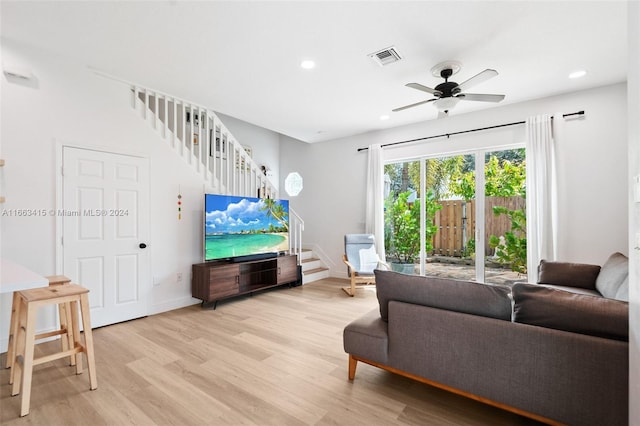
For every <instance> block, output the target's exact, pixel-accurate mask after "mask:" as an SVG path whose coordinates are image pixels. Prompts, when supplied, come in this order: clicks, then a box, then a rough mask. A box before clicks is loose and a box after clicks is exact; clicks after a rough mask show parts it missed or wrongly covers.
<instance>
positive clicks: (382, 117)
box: [380, 115, 389, 121]
mask: <svg viewBox="0 0 640 426" xmlns="http://www.w3.org/2000/svg"><path fill="white" fill-rule="evenodd" d="M388 119H389V116H388V115H381V116H380V120H383V121H384V120H388Z"/></svg>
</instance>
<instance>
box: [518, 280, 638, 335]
mask: <svg viewBox="0 0 640 426" xmlns="http://www.w3.org/2000/svg"><path fill="white" fill-rule="evenodd" d="M513 301H514V303H515V305H514V310H513V313H514V315H513V321H514V322H519V323H523V324H530V325H537V326H540V327H546V328H553V329H556V330H564V331H570V332H573V333H580V334H587V335H590V336H598V337H606V338H609V339H616V340H624V341H628V340H629V304H628V303H627V302H622V301H619V300H613V299H607V298H604V297H600V296H587V295H584V294H577V293H571V292H568V291H564V290H557V289H553V288H548V287H544V286H539V285H536V284H515V285H514V286H513Z"/></svg>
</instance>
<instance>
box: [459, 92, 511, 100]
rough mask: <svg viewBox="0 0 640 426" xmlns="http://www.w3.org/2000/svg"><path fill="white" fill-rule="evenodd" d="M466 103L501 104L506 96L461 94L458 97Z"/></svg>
mask: <svg viewBox="0 0 640 426" xmlns="http://www.w3.org/2000/svg"><path fill="white" fill-rule="evenodd" d="M456 98H460V99H462V100H465V101H480V102H500V101H501V100H503V99H504V95H486V94H482V93H461V94H459V95H457V96H456Z"/></svg>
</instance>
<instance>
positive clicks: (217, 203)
mask: <svg viewBox="0 0 640 426" xmlns="http://www.w3.org/2000/svg"><path fill="white" fill-rule="evenodd" d="M204 245H205V259H206V260H212V259H225V258H231V257H237V256H247V255H252V254H259V253H272V252H283V251H287V250H289V202H288V201H286V200H270V199H259V198H250V197H234V196H222V195H212V194H207V195H206V198H205V244H204Z"/></svg>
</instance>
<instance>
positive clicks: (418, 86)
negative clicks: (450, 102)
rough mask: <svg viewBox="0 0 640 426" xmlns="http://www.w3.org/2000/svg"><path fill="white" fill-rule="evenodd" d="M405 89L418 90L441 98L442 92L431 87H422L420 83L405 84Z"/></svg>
mask: <svg viewBox="0 0 640 426" xmlns="http://www.w3.org/2000/svg"><path fill="white" fill-rule="evenodd" d="M405 86H407V87H411V88H412V89H416V90H420V91H422V92H427V93H431V94H432V95H434V96H442V92H441V91H439V90H436V89H432V88H431V87H427V86H423V85H422V84H420V83H407V84H405Z"/></svg>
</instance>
